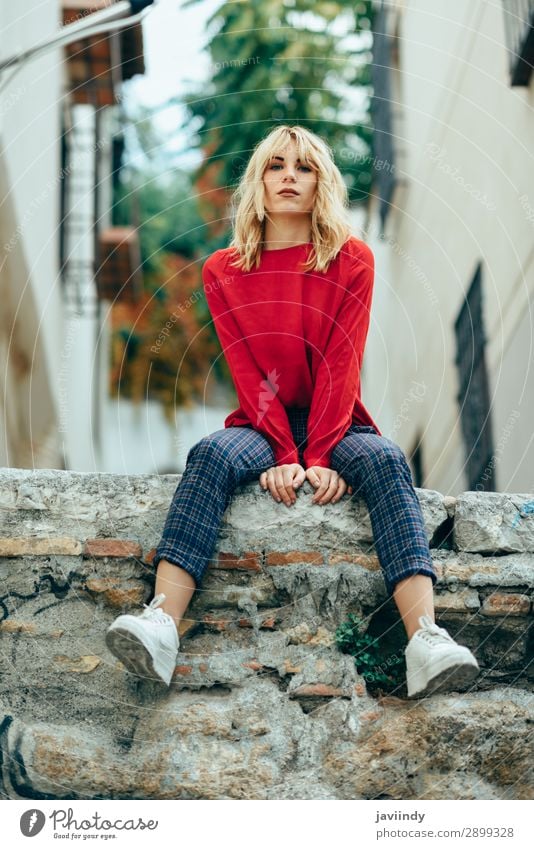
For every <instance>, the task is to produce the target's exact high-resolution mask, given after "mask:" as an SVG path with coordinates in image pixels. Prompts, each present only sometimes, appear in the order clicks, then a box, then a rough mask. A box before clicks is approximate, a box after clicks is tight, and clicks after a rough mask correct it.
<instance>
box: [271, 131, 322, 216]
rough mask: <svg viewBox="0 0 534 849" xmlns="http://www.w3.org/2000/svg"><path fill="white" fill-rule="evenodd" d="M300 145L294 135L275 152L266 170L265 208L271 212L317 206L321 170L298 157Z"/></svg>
mask: <svg viewBox="0 0 534 849" xmlns="http://www.w3.org/2000/svg"><path fill="white" fill-rule="evenodd" d="M296 148H297V145H296V142H295V141H294V139H290V141H289V142H288V144H287V146H286V147H285V148H284V149H283V150H281V151H279V152H277V153H275V154H274V155H273V156H272V158H271V161H270V162H269V163H268V164H267V167H266V169H265V171H264V173H263V184H264V186H265V208H266V210H267V212H269V213H270V214H273V213H287V212H290V213H297V214H298V213H301V214H302V213H310V212H311V211H312V209H313V204H314V201H315V191H316V187H317V171H315V169H313V168H311V167H308V166H307V165H303V164H302V163H301V162H300V161H299V160H298V157H297V150H296ZM284 192H286V194H284Z"/></svg>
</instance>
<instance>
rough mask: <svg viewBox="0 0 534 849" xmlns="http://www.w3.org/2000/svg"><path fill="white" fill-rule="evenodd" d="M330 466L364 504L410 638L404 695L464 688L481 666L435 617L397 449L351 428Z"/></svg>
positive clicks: (413, 505)
mask: <svg viewBox="0 0 534 849" xmlns="http://www.w3.org/2000/svg"><path fill="white" fill-rule="evenodd" d="M331 464H332V468H334V469H336V471H338V472H339V473H340V474H342V475H343V477H344V479H345V480H346V481H347V483H348V484H350V485H351V486H352V487H353V489H354V494H355V495H356V496H358V495H359V496H363V498H364V499H365V501H366V503H367V507H368V510H369V515H370V517H371V524H372V527H373V535H374V540H375V546H376V550H377V554H378V558H379V560H380V564H381V566H382V569H383V572H384V578H385V581H386V586H387V589H388V591H389V592H390V593H392V595H393V597H394V599H395V602H396V604H397V607H398V610H399V613H400V615H401V618H402V621H403V624H404V627H405V629H406V634H407V636H408V644H407V646H406V648H405V650H404V654H405V659H406V684H407V692H408V698H413V697H417V698H420V697H422V696H426V695H430V693H434V692H438V691H443V690H455V689H458V688H459V687H460V688H465V686H466V685H467V684H470V683H471V682H472V681H473V680H474V678H475V677H476V676H477V675H478V673H479V672H480V669H479V666H478V663H477V660H476V658H475V656H474V655H473V654H472V653H471V651H470V650H469V649H468V648H467V647H466V646H461V645H458V643H457V642H456V641H455V640H454V639H453V638H452V637H451V635H450V634H449V633H448V632H447V631H446V629H445V628H440V627H439V626H438V625H436V623H435V621H434V604H433V585H434V584H435V583H436V581H437V574H436V573H435V571H434V568H433V564H432V557H431V554H430V548H429V545H428V539H427V535H426V531H425V526H424V520H423V513H422V510H421V506H420V504H419V500H418V498H417V495H416V493H415V490H414V487H413V483H412V475H411V472H410V468H409V466H408V463H407V460H406V457H405V456H404V454H403V452H402V450H401V448H400V447H399V446H398V445H397V444H396V443H394V442H392V441H391V440H390V439H387V438H386V437H382V436H378V434H376V433H369V432H363V433H362V432H358V431H357V428H352V429H351V430H349V432H348V433H347V434H346V435H345V437H344V438H343V439H342V440H341V442H339V443H338V445H336V447H335V449H334V451H333V452H332V460H331ZM334 464H335V465H334Z"/></svg>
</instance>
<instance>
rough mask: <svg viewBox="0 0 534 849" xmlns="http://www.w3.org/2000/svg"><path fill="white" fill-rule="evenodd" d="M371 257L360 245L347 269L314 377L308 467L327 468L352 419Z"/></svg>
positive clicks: (366, 323)
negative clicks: (347, 279)
mask: <svg viewBox="0 0 534 849" xmlns="http://www.w3.org/2000/svg"><path fill="white" fill-rule="evenodd" d="M373 282H374V257H373V253H372V251H371V249H370V248H369V247H368V245H363V246H362V248H361V250H360V252H359V255H358V257H356V258H355V259H354V260H353V262H352V265H351V272H350V279H349V281H348V284H347V290H346V292H345V295H344V297H343V300H342V302H341V304H340V306H339V309H338V312H337V314H336V316H335V320H334V323H333V326H332V330H331V332H330V336H329V338H328V341H327V344H326V347H325V349H324V352H323V357H322V359H321V362H320V364H319V366H318V368H317V373H316V375H315V379H314V388H313V396H312V401H311V405H310V413H309V418H308V443H307V447H306V448H305V450H304V452H303V457H304V461H305V463H306V467H307V468H309V467H310V466H323V467H325V468H330V456H331V453H332V450H333V449H334V447H335V446H336V445H337V443H338V442H339V441H340V440H341V439H342V438H343V436H344V435H345V433H346V431H347V430H348V428H349V426H350V424H351V421H352V411H353V409H354V403H355V399H356V398H359V396H360V368H361V363H362V358H363V352H364V348H365V341H366V339H367V331H368V329H369V320H370V309H371V301H372V294H373Z"/></svg>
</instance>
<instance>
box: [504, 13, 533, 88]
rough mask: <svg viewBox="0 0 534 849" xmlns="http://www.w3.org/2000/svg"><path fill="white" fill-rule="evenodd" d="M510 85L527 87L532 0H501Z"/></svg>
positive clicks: (529, 63) (531, 40) (531, 54)
mask: <svg viewBox="0 0 534 849" xmlns="http://www.w3.org/2000/svg"><path fill="white" fill-rule="evenodd" d="M502 5H503V10H504V34H505V38H506V47H507V49H508V53H509V66H510V83H511V85H522V86H527V85H528V84H529V82H530V76H531V74H532V64H533V63H534V0H503V4H502Z"/></svg>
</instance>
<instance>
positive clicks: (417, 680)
mask: <svg viewBox="0 0 534 849" xmlns="http://www.w3.org/2000/svg"><path fill="white" fill-rule="evenodd" d="M419 625H420V626H421V627H420V629H419V630H418V631H415V633H414V634H412V636H411V638H410V640H409V641H408V645H407V646H406V648H405V649H404V655H405V659H406V683H407V685H408V698H414V697H417V698H419V697H421V696H428V695H430V693H436V692H443V691H446V690H456V689H458V688H459V687H464V686H466V685H467V684H470V683H471V682H472V681H473V680H474V679H475V678H476V676H477V675H478V673H479V672H480V667H479V665H478V663H477V660H476V658H475V656H474V655H473V654H472V653H471V652H470V651H469V649H468V648H467V646H460V645H458V643H457V642H456V641H455V640H453V638H452V637H451V635H450V634H449V632H448V631H447V630H446V629H445V628H440V627H439V626H438V625H436V623H435V622H433V621H432V619H431V618H430V616H427V615H426V614H425V615H423V616H420V617H419Z"/></svg>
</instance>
